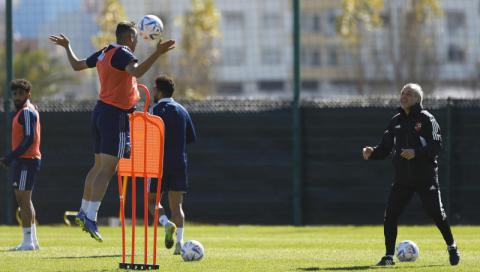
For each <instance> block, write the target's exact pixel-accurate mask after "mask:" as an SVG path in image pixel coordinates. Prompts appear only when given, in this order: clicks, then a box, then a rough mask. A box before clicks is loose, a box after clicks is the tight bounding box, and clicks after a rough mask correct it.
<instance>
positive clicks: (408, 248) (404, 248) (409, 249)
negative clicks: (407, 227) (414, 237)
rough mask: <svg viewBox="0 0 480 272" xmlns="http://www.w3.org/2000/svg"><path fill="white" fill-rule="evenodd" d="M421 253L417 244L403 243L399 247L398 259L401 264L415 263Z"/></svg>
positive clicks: (408, 241)
mask: <svg viewBox="0 0 480 272" xmlns="http://www.w3.org/2000/svg"><path fill="white" fill-rule="evenodd" d="M419 253H420V251H419V249H418V246H417V244H415V243H414V242H413V241H410V240H405V241H402V242H400V244H398V246H397V258H398V260H399V261H400V262H414V261H415V260H416V259H417V258H418V254H419Z"/></svg>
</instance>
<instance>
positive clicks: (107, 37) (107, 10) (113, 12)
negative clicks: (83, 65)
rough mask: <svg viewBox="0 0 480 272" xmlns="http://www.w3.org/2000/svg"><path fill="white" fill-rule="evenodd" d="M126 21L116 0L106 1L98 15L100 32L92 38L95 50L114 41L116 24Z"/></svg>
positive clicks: (122, 8) (123, 10) (120, 5)
mask: <svg viewBox="0 0 480 272" xmlns="http://www.w3.org/2000/svg"><path fill="white" fill-rule="evenodd" d="M125 20H127V16H126V15H125V9H124V7H123V5H122V4H121V3H120V2H119V1H118V0H106V1H105V3H104V6H103V10H102V11H101V12H100V13H99V14H98V17H97V23H98V26H99V27H100V31H99V32H98V33H97V35H95V36H94V37H93V38H92V44H93V45H94V46H95V48H102V47H104V46H106V45H107V44H109V43H111V42H114V41H116V38H115V30H116V27H117V24H118V22H121V21H125Z"/></svg>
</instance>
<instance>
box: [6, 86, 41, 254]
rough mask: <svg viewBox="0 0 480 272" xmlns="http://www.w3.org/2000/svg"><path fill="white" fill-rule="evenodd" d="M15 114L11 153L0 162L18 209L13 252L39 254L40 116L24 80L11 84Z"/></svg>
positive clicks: (30, 87) (29, 87) (29, 88)
mask: <svg viewBox="0 0 480 272" xmlns="http://www.w3.org/2000/svg"><path fill="white" fill-rule="evenodd" d="M10 89H11V90H12V92H13V102H14V103H15V107H16V109H17V112H16V113H15V116H14V117H13V120H12V152H10V153H8V154H7V155H6V156H5V157H3V158H0V166H3V167H4V168H7V167H9V166H10V167H11V168H12V185H13V188H15V198H16V200H17V203H18V206H20V216H21V218H22V227H23V241H22V243H21V244H20V245H18V246H17V247H15V248H13V249H12V250H38V249H40V246H39V244H38V239H37V229H36V226H35V208H34V207H33V203H32V191H33V187H34V185H35V176H36V174H37V172H38V170H40V161H41V158H42V155H41V153H40V115H39V114H38V111H37V109H36V107H35V106H34V105H33V104H32V103H30V97H31V89H32V85H31V84H30V82H28V81H27V80H25V79H15V80H12V82H11V83H10Z"/></svg>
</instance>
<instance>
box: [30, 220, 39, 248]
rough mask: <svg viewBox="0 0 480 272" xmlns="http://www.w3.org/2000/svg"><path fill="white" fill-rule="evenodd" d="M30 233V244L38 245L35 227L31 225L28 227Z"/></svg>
mask: <svg viewBox="0 0 480 272" xmlns="http://www.w3.org/2000/svg"><path fill="white" fill-rule="evenodd" d="M30 228H31V231H32V242H33V244H34V245H38V238H37V226H36V225H35V224H32V226H31V227H30Z"/></svg>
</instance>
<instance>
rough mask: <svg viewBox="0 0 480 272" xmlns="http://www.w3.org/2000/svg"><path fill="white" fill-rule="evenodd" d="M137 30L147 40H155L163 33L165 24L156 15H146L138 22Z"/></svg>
mask: <svg viewBox="0 0 480 272" xmlns="http://www.w3.org/2000/svg"><path fill="white" fill-rule="evenodd" d="M137 28H138V32H139V34H140V36H141V37H142V38H144V39H145V40H155V39H157V38H158V37H160V35H161V34H162V32H163V22H162V20H160V18H158V17H157V16H155V15H145V16H143V17H142V19H140V21H138V23H137Z"/></svg>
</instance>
